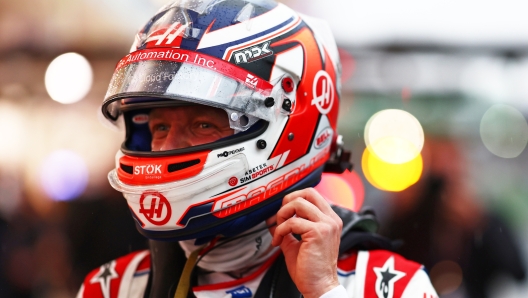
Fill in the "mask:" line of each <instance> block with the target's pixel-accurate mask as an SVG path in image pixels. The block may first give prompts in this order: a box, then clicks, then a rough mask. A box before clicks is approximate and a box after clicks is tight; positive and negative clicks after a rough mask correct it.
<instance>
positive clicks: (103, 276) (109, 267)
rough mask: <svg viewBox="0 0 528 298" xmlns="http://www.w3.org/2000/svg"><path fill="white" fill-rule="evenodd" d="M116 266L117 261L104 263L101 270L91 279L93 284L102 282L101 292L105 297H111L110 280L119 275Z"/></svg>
mask: <svg viewBox="0 0 528 298" xmlns="http://www.w3.org/2000/svg"><path fill="white" fill-rule="evenodd" d="M115 266H116V262H115V261H112V262H110V263H106V264H104V265H103V266H101V268H99V272H97V274H96V275H94V277H93V278H92V279H91V280H90V283H92V284H94V283H97V282H98V283H100V284H101V292H102V293H103V296H104V298H110V281H111V280H112V279H114V278H118V277H119V275H117V272H116V271H115Z"/></svg>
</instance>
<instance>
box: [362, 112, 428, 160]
mask: <svg viewBox="0 0 528 298" xmlns="http://www.w3.org/2000/svg"><path fill="white" fill-rule="evenodd" d="M365 144H366V145H367V147H368V148H369V149H370V150H371V151H372V152H373V153H374V154H376V156H378V157H379V158H380V159H382V160H383V161H385V162H388V163H392V164H401V163H405V162H408V161H411V160H413V159H414V158H415V157H416V156H417V155H418V154H420V152H421V151H422V148H423V144H424V132H423V129H422V125H421V124H420V122H419V121H418V119H416V118H415V117H414V116H413V115H411V114H410V113H408V112H406V111H403V110H397V109H388V110H383V111H379V112H377V113H376V114H374V115H373V116H372V117H370V119H369V121H368V122H367V125H366V126H365Z"/></svg>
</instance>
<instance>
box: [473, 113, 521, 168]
mask: <svg viewBox="0 0 528 298" xmlns="http://www.w3.org/2000/svg"><path fill="white" fill-rule="evenodd" d="M480 137H481V139H482V142H483V143H484V146H486V148H487V149H488V150H489V151H490V152H491V153H493V154H495V155H497V156H499V157H503V158H514V157H517V156H519V154H521V152H522V151H523V150H524V148H525V147H526V143H527V141H528V123H526V119H525V118H524V116H523V114H522V113H521V112H519V111H518V110H517V109H516V108H514V107H512V106H509V105H505V104H496V105H493V106H492V107H490V108H489V109H488V110H487V111H486V113H484V115H483V116H482V119H481V120H480Z"/></svg>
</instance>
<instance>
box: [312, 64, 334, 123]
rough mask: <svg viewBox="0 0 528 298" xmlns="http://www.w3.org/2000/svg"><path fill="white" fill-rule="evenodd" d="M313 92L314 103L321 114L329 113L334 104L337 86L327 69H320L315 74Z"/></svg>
mask: <svg viewBox="0 0 528 298" xmlns="http://www.w3.org/2000/svg"><path fill="white" fill-rule="evenodd" d="M312 92H313V96H314V98H313V99H312V105H315V106H316V107H317V109H318V110H319V112H320V113H321V114H323V115H326V114H328V112H330V109H332V105H333V104H334V97H335V87H334V82H333V81H332V78H331V77H330V75H329V74H328V73H327V72H326V71H324V70H320V71H319V72H318V73H317V74H316V75H315V78H314V82H313V90H312Z"/></svg>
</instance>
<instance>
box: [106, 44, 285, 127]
mask: <svg viewBox="0 0 528 298" xmlns="http://www.w3.org/2000/svg"><path fill="white" fill-rule="evenodd" d="M271 91H272V85H271V84H270V83H268V82H267V81H265V80H262V79H260V78H258V77H256V76H255V75H252V74H251V73H249V72H247V71H246V70H244V69H242V68H239V67H237V66H234V65H232V64H230V63H228V62H226V61H223V60H221V59H218V58H215V57H211V56H207V55H203V54H200V53H196V52H191V51H186V50H181V49H150V50H140V51H137V52H134V53H131V54H129V55H128V56H126V57H125V58H123V59H122V60H121V61H120V62H119V64H118V66H117V68H116V71H115V72H114V75H113V78H112V80H111V82H110V86H109V89H108V91H107V94H106V97H105V98H106V99H105V102H104V103H103V113H104V114H105V116H106V117H107V118H109V119H111V120H114V121H115V120H116V119H117V117H118V116H119V114H120V113H121V111H122V110H123V108H124V107H125V106H126V105H127V104H130V103H131V102H133V98H134V97H142V102H143V103H144V104H145V98H151V100H152V101H153V102H155V101H159V99H160V98H163V99H175V100H179V101H186V102H190V103H196V104H204V105H208V106H212V107H217V108H223V109H226V110H232V111H236V112H239V113H243V114H245V115H248V116H252V117H256V118H259V119H264V120H266V121H271V120H274V118H275V113H276V112H277V110H276V109H275V108H273V107H267V106H266V105H265V99H266V98H267V97H269V96H270V94H271ZM130 98H132V100H130Z"/></svg>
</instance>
